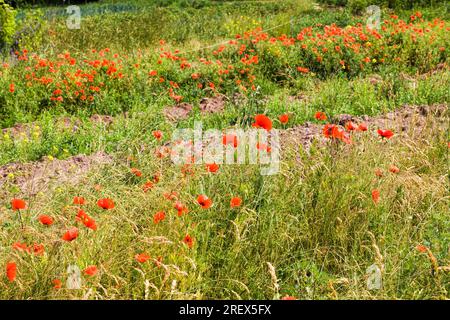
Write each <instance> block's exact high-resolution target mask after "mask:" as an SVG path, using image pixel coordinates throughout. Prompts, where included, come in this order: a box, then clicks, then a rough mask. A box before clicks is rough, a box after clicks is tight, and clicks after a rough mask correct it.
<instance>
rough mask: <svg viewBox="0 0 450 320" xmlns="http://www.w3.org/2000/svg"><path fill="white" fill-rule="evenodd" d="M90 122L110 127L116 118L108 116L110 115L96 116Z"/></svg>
mask: <svg viewBox="0 0 450 320" xmlns="http://www.w3.org/2000/svg"><path fill="white" fill-rule="evenodd" d="M90 120H91V121H92V122H93V123H97V124H104V125H106V126H109V125H110V124H112V123H113V121H114V118H113V117H112V116H108V115H99V114H94V115H93V116H92V117H91V118H90Z"/></svg>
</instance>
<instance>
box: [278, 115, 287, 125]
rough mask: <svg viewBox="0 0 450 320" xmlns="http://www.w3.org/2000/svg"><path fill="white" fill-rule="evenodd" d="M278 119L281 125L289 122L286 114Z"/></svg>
mask: <svg viewBox="0 0 450 320" xmlns="http://www.w3.org/2000/svg"><path fill="white" fill-rule="evenodd" d="M278 119H279V120H280V122H281V123H282V124H286V123H288V122H289V115H288V114H282V115H281V116H279V117H278Z"/></svg>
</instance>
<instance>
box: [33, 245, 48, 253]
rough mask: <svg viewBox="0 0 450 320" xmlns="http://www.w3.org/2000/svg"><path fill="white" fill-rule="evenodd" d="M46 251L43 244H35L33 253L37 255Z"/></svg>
mask: <svg viewBox="0 0 450 320" xmlns="http://www.w3.org/2000/svg"><path fill="white" fill-rule="evenodd" d="M44 251H45V247H44V245H43V244H37V243H35V244H33V253H34V254H36V255H41V254H43V253H44Z"/></svg>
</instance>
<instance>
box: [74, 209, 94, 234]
mask: <svg viewBox="0 0 450 320" xmlns="http://www.w3.org/2000/svg"><path fill="white" fill-rule="evenodd" d="M76 219H77V220H78V221H81V222H82V223H83V224H84V225H85V226H86V227H87V228H89V229H92V230H94V231H95V230H97V225H96V223H95V220H94V219H93V218H91V217H89V216H88V215H87V213H86V212H84V211H83V210H79V211H78V214H77V216H76Z"/></svg>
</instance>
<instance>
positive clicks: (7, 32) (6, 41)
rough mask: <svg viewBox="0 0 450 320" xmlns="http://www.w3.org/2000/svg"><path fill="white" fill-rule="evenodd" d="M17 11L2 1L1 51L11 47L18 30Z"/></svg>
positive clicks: (0, 13) (0, 18) (0, 11)
mask: <svg viewBox="0 0 450 320" xmlns="http://www.w3.org/2000/svg"><path fill="white" fill-rule="evenodd" d="M15 18H16V11H15V10H14V9H13V8H12V7H11V6H9V5H8V4H6V3H5V2H4V1H3V0H0V49H4V48H5V47H8V46H9V45H11V43H12V41H13V35H14V32H15V30H16V20H15Z"/></svg>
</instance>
